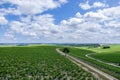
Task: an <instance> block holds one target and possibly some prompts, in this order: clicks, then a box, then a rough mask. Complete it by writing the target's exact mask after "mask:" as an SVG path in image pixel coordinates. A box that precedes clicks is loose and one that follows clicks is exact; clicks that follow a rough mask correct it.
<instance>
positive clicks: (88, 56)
mask: <svg viewBox="0 0 120 80" xmlns="http://www.w3.org/2000/svg"><path fill="white" fill-rule="evenodd" d="M92 54H97V53H90V54H86V55H85V56H86V57H87V58H90V59H92V60H96V61H98V62H101V63H104V64H107V65H111V66H114V67H118V68H120V66H117V65H115V64H113V63H109V62H104V61H101V60H99V59H96V58H94V57H91V56H90V55H92Z"/></svg>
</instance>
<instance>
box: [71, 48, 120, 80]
mask: <svg viewBox="0 0 120 80" xmlns="http://www.w3.org/2000/svg"><path fill="white" fill-rule="evenodd" d="M69 49H70V55H72V56H75V57H77V58H79V59H82V60H83V61H85V62H87V63H88V64H92V66H95V67H97V68H99V69H101V70H103V71H105V72H106V73H109V74H110V75H113V76H115V77H117V78H118V79H120V69H119V68H117V67H114V66H110V65H107V64H104V63H100V62H97V61H96V60H93V59H89V58H87V57H86V56H85V55H86V54H90V53H94V52H93V51H89V50H84V49H77V48H69ZM107 58H108V57H107Z"/></svg>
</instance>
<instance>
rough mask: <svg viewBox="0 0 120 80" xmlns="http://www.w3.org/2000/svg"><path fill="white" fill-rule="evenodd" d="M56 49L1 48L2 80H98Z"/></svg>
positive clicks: (0, 69) (0, 68)
mask: <svg viewBox="0 0 120 80" xmlns="http://www.w3.org/2000/svg"><path fill="white" fill-rule="evenodd" d="M55 49H56V47H52V46H40V47H0V80H96V79H95V78H94V77H93V76H92V75H91V74H90V73H88V72H86V71H84V70H83V69H81V68H79V67H78V66H77V65H76V64H74V63H72V62H71V61H69V60H68V59H66V58H65V57H64V56H61V55H60V54H58V53H57V52H56V51H55Z"/></svg>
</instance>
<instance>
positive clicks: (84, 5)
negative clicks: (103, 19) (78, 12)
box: [79, 1, 91, 10]
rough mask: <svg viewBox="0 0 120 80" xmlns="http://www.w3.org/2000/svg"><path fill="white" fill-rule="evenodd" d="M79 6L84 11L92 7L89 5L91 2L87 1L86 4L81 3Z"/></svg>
mask: <svg viewBox="0 0 120 80" xmlns="http://www.w3.org/2000/svg"><path fill="white" fill-rule="evenodd" d="M79 6H80V7H81V8H82V9H83V10H87V9H90V8H91V6H90V5H89V2H88V1H87V2H86V3H80V4H79Z"/></svg>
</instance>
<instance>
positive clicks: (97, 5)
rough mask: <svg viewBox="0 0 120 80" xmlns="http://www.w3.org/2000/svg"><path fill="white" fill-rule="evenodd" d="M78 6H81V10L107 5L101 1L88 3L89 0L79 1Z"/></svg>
mask: <svg viewBox="0 0 120 80" xmlns="http://www.w3.org/2000/svg"><path fill="white" fill-rule="evenodd" d="M79 7H81V8H82V9H83V10H88V9H91V8H103V7H108V5H106V4H105V3H102V2H94V3H93V4H92V5H90V4H89V1H87V2H85V3H80V4H79Z"/></svg>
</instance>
